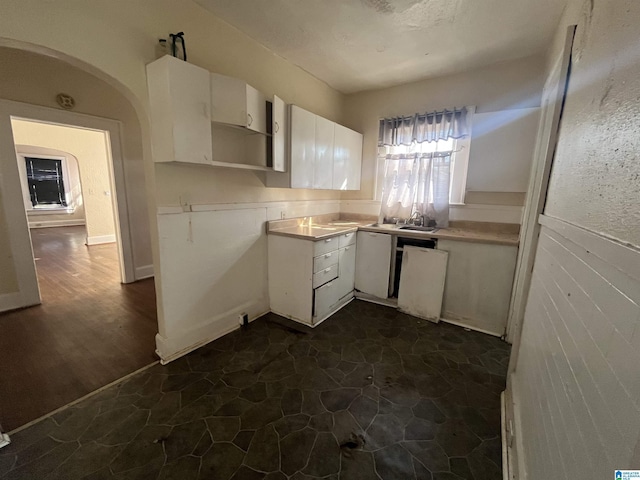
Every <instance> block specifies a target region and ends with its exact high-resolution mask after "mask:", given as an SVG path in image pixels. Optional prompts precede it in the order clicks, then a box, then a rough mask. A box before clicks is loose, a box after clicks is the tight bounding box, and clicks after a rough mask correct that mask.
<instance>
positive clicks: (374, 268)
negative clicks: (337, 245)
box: [356, 232, 392, 298]
mask: <svg viewBox="0 0 640 480" xmlns="http://www.w3.org/2000/svg"><path fill="white" fill-rule="evenodd" d="M391 245H392V242H391V235H389V234H386V233H374V232H358V239H357V248H356V290H359V291H361V292H363V293H368V294H369V295H374V296H376V297H378V298H387V297H388V296H389V271H390V269H391Z"/></svg>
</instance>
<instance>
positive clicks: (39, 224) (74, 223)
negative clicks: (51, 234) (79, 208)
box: [29, 219, 86, 228]
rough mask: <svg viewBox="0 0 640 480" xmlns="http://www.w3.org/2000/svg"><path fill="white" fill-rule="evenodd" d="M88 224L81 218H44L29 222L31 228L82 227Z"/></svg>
mask: <svg viewBox="0 0 640 480" xmlns="http://www.w3.org/2000/svg"><path fill="white" fill-rule="evenodd" d="M83 225H86V223H85V221H84V220H82V219H80V220H42V221H32V222H29V228H53V227H81V226H83Z"/></svg>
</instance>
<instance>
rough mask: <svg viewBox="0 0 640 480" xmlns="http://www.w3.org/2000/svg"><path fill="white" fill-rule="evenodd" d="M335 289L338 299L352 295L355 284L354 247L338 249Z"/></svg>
mask: <svg viewBox="0 0 640 480" xmlns="http://www.w3.org/2000/svg"><path fill="white" fill-rule="evenodd" d="M336 282H337V284H338V285H337V288H338V292H339V296H340V298H344V297H345V296H347V295H349V294H352V295H351V296H353V289H354V288H355V282H356V246H355V244H354V245H349V246H348V247H344V248H341V249H340V256H339V260H338V279H337V280H336Z"/></svg>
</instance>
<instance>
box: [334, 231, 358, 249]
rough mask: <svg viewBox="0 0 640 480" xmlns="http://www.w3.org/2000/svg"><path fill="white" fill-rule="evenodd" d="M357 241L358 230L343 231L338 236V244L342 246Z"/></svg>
mask: <svg viewBox="0 0 640 480" xmlns="http://www.w3.org/2000/svg"><path fill="white" fill-rule="evenodd" d="M354 243H356V232H349V233H343V234H342V235H340V236H339V237H338V246H339V247H340V248H343V247H348V246H349V245H353V244H354Z"/></svg>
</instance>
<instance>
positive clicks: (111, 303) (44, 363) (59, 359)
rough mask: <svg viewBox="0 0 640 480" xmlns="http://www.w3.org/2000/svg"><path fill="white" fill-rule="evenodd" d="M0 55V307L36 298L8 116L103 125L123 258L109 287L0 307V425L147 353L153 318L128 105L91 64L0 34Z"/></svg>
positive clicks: (139, 173) (141, 186) (139, 162)
mask: <svg viewBox="0 0 640 480" xmlns="http://www.w3.org/2000/svg"><path fill="white" fill-rule="evenodd" d="M0 62H1V63H2V64H3V66H4V68H3V69H2V71H1V72H0V172H1V173H2V175H1V176H0V178H1V179H2V181H1V182H0V252H2V253H0V270H2V271H3V275H1V277H2V278H0V311H3V310H4V311H8V310H12V308H19V307H25V306H29V305H36V304H38V303H39V302H40V295H39V291H38V283H37V277H36V274H35V271H36V270H35V267H34V258H33V253H32V250H31V242H30V235H29V224H28V220H27V215H26V214H25V210H24V209H23V208H21V207H22V204H23V203H24V196H23V194H22V187H21V184H20V175H19V169H18V163H17V159H16V153H20V152H16V148H15V146H14V142H13V137H12V126H11V120H12V118H13V119H15V118H23V119H25V118H26V119H30V120H36V121H39V122H47V123H49V124H57V125H68V126H73V127H80V128H85V129H91V130H93V131H101V132H103V135H104V138H105V142H106V147H107V149H108V150H109V151H110V154H111V158H112V160H113V163H112V166H111V168H110V171H109V172H108V173H107V174H106V175H107V176H110V177H111V178H110V180H111V181H112V185H113V193H114V196H115V197H116V198H117V202H113V203H114V206H115V209H116V222H115V223H116V225H115V228H116V235H115V236H116V237H117V239H118V242H117V243H118V247H119V251H120V258H121V259H122V261H121V263H122V265H123V275H122V282H123V285H120V284H119V283H116V284H115V286H114V288H113V290H114V295H112V296H105V295H101V294H100V293H99V291H98V290H97V289H94V288H91V286H90V285H89V284H85V285H84V286H83V288H81V289H79V290H78V291H72V292H68V293H67V294H66V298H65V302H64V303H63V306H61V305H53V304H47V302H44V303H43V304H42V305H38V306H35V307H32V308H27V309H24V310H13V311H8V312H7V313H3V314H0V351H2V352H3V355H2V360H0V376H1V377H2V378H3V392H2V395H0V425H2V428H0V430H3V431H7V430H12V429H14V428H16V427H19V426H21V425H23V424H25V423H27V422H29V421H32V420H35V419H36V418H38V417H40V416H42V415H44V414H46V413H48V412H51V411H52V410H55V409H56V408H59V407H61V406H63V405H65V404H67V403H69V402H72V401H73V400H76V399H77V398H80V397H82V396H84V395H86V394H87V393H90V392H92V391H94V390H96V389H98V388H100V387H102V386H104V385H106V384H108V383H110V382H112V381H114V380H117V379H119V378H121V377H123V376H125V375H127V374H129V373H131V372H133V371H135V370H137V369H139V368H141V367H143V366H146V365H148V364H149V363H152V362H153V361H155V355H154V349H155V344H154V336H155V334H156V332H157V330H158V326H157V316H156V302H155V291H154V288H153V287H154V285H153V279H149V278H148V277H151V276H153V259H152V256H151V238H150V232H149V230H150V229H149V216H148V208H147V198H148V195H147V189H146V186H145V166H144V162H143V141H142V133H141V132H142V128H143V126H142V125H141V123H140V121H139V117H138V114H137V112H136V109H135V108H134V106H133V105H132V103H131V102H130V100H129V99H127V98H126V96H125V95H124V94H123V93H122V92H121V91H119V90H118V89H116V88H114V86H112V85H111V84H110V83H108V82H106V81H105V80H103V79H101V78H98V77H97V76H95V75H93V74H92V73H95V72H92V73H88V71H86V70H91V69H90V68H87V69H83V68H79V67H78V66H74V65H72V64H71V63H70V62H68V61H64V60H60V59H58V58H53V57H50V56H46V55H42V54H40V53H34V52H31V51H25V50H20V49H16V48H9V47H3V46H1V44H0ZM74 63H76V62H74ZM76 65H77V63H76ZM58 93H65V94H67V95H70V96H72V97H73V98H74V99H75V105H76V106H75V108H74V109H73V110H72V111H65V110H63V109H62V108H60V106H58V105H57V104H56V95H57V94H58ZM102 175H103V176H104V175H105V174H104V172H103V173H102ZM103 180H104V178H103ZM101 188H102V187H101ZM85 189H86V186H85ZM105 192H110V190H106V189H104V188H103V189H102V190H100V192H98V193H99V194H100V195H102V196H108V195H105ZM85 193H86V192H85ZM86 248H88V249H90V248H93V247H91V246H89V247H86ZM89 269H90V270H91V268H89ZM94 271H96V272H97V270H96V269H94ZM96 275H98V276H99V272H97V273H96ZM145 278H147V279H146V280H144V279H145ZM137 280H141V281H137ZM25 371H29V372H31V373H32V374H31V375H24V372H25ZM2 399H4V400H2Z"/></svg>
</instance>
